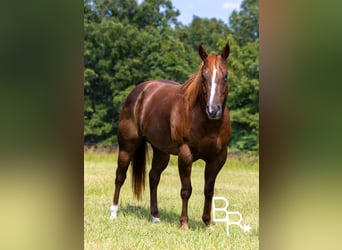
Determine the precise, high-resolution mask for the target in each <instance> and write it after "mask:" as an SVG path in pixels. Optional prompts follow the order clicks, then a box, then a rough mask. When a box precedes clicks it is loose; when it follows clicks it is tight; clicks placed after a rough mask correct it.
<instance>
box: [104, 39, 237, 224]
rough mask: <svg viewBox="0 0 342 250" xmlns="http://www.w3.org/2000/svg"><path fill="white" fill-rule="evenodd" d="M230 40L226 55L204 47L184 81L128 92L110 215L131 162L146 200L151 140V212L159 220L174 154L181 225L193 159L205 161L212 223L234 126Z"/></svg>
mask: <svg viewBox="0 0 342 250" xmlns="http://www.w3.org/2000/svg"><path fill="white" fill-rule="evenodd" d="M229 51H230V49H229V45H228V44H226V46H225V47H224V49H223V51H222V53H221V54H220V55H217V54H209V55H208V54H207V53H206V52H205V50H204V48H203V47H202V45H199V55H200V57H201V58H202V64H201V66H200V69H199V71H198V72H197V73H195V74H194V75H192V76H191V77H190V79H189V80H187V81H186V82H185V83H184V84H179V83H176V82H172V81H166V80H162V81H157V80H152V81H148V82H144V83H141V84H139V85H138V86H136V87H135V88H134V89H133V90H132V92H131V93H130V94H129V95H128V96H127V99H126V101H125V103H124V105H123V107H122V110H121V113H120V120H119V126H118V141H119V155H118V166H117V169H116V179H115V192H114V199H113V204H112V205H111V208H110V218H111V219H114V218H116V216H117V211H118V201H119V194H120V189H121V186H122V185H123V183H124V181H125V179H126V172H127V169H128V167H129V164H130V162H132V168H133V171H132V185H133V192H134V194H135V196H136V197H137V198H138V199H139V198H141V192H142V190H143V188H144V183H145V157H146V142H149V143H150V144H151V146H152V148H153V159H152V168H151V170H150V172H149V184H150V212H151V215H152V221H153V222H159V221H160V219H159V216H158V205H157V188H158V183H159V180H160V174H161V173H162V172H163V170H164V169H165V168H166V167H167V164H168V162H169V159H170V154H173V155H178V171H179V176H180V180H181V184H182V187H181V191H180V195H181V198H182V212H181V216H180V223H181V227H182V228H183V229H188V200H189V198H190V196H191V191H192V187H191V180H190V176H191V167H192V162H194V161H196V160H198V159H202V160H204V161H205V163H206V166H205V186H204V195H205V201H204V210H203V216H202V220H203V221H204V223H205V224H206V225H207V226H209V225H210V222H211V202H212V197H213V193H214V185H215V180H216V176H217V174H218V173H219V171H220V169H221V168H222V166H223V165H224V163H225V161H226V158H227V146H228V143H229V140H230V137H231V125H230V119H229V113H228V109H227V107H226V100H227V94H228V83H227V67H226V60H227V58H228V55H229Z"/></svg>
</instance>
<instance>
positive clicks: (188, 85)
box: [182, 63, 203, 104]
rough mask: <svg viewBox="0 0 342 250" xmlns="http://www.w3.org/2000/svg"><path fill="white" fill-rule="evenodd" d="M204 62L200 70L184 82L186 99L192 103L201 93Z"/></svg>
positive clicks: (183, 87)
mask: <svg viewBox="0 0 342 250" xmlns="http://www.w3.org/2000/svg"><path fill="white" fill-rule="evenodd" d="M202 66H203V63H202V64H201V65H200V68H199V70H198V71H197V72H196V73H195V74H192V75H191V76H190V78H189V79H188V80H186V82H184V83H183V85H182V89H183V90H184V96H185V99H186V100H188V101H189V102H190V103H191V104H195V102H196V100H197V97H198V95H199V91H200V88H201V82H200V80H201V77H202V76H201V70H202Z"/></svg>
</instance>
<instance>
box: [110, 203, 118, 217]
mask: <svg viewBox="0 0 342 250" xmlns="http://www.w3.org/2000/svg"><path fill="white" fill-rule="evenodd" d="M109 211H110V217H109V218H110V219H111V220H114V219H116V216H117V214H118V206H117V205H111V206H110V209H109Z"/></svg>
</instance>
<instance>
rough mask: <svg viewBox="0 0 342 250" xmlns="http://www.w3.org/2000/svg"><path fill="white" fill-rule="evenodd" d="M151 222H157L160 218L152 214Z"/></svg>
mask: <svg viewBox="0 0 342 250" xmlns="http://www.w3.org/2000/svg"><path fill="white" fill-rule="evenodd" d="M152 222H153V223H159V222H160V219H159V218H158V217H153V216H152Z"/></svg>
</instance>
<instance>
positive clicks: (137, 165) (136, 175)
mask: <svg viewBox="0 0 342 250" xmlns="http://www.w3.org/2000/svg"><path fill="white" fill-rule="evenodd" d="M146 153H147V145H146V140H143V141H142V142H141V144H140V145H139V146H138V148H137V149H136V150H135V152H134V155H133V159H132V169H133V171H132V188H133V193H134V196H135V197H136V198H137V199H138V200H141V194H142V191H143V190H144V189H145V172H146Z"/></svg>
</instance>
